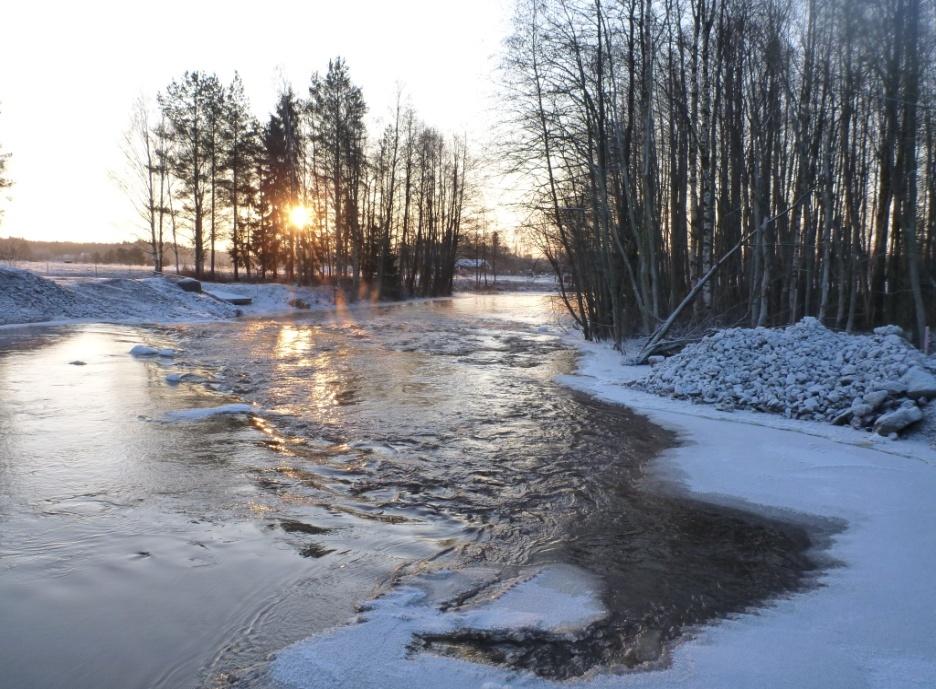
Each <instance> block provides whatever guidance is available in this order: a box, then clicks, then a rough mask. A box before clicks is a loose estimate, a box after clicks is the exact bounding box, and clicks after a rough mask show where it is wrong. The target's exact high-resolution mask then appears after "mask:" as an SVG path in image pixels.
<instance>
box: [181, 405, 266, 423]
mask: <svg viewBox="0 0 936 689" xmlns="http://www.w3.org/2000/svg"><path fill="white" fill-rule="evenodd" d="M256 413H258V409H257V408H256V407H254V406H252V405H250V404H238V403H232V404H222V405H219V406H217V407H197V408H195V409H178V410H175V411H170V412H168V413H166V417H165V418H166V420H167V421H201V420H203V419H209V418H211V417H213V416H222V415H226V414H256Z"/></svg>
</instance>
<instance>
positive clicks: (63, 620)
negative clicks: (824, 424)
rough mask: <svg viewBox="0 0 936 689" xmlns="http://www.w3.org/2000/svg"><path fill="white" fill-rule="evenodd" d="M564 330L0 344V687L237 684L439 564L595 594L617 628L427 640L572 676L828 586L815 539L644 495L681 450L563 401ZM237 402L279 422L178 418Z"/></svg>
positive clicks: (361, 314)
mask: <svg viewBox="0 0 936 689" xmlns="http://www.w3.org/2000/svg"><path fill="white" fill-rule="evenodd" d="M556 319H557V315H556V313H555V311H554V305H553V303H552V301H551V299H550V298H548V297H545V296H542V295H519V294H518V295H498V296H484V295H478V296H465V297H458V298H455V299H451V300H439V301H428V302H413V303H408V304H403V305H396V306H362V307H359V308H354V309H350V310H345V311H342V312H340V313H308V314H305V315H302V316H299V317H295V318H290V319H277V320H256V321H247V322H237V323H217V324H199V325H187V326H171V327H170V326H164V327H160V328H148V329H139V328H128V327H118V326H76V327H68V328H56V329H22V330H8V331H5V332H2V333H0V620H2V624H0V677H2V678H3V682H2V685H3V686H10V687H17V688H18V689H31V688H33V687H35V688H39V687H42V688H48V687H68V688H69V689H84V688H86V687H87V688H88V689H92V688H93V689H110V688H113V689H118V688H119V689H135V688H141V689H142V688H147V689H162V688H166V689H180V688H186V687H202V686H218V685H221V684H223V683H224V682H225V681H227V679H228V678H230V677H236V676H237V674H238V672H239V671H240V669H241V668H245V667H249V666H253V665H256V664H257V663H260V662H261V661H263V660H264V658H266V657H267V656H268V654H270V653H271V652H274V651H276V650H277V649H280V648H282V647H284V646H286V645H288V644H290V643H292V642H294V641H296V640H298V639H301V638H303V637H306V636H308V635H310V634H312V633H315V632H317V631H320V630H323V629H325V628H328V627H332V626H335V625H338V624H341V623H343V622H345V621H346V620H347V619H348V618H349V617H350V616H351V615H352V614H353V612H354V609H355V605H356V604H358V603H361V602H362V601H365V600H367V599H368V598H370V597H372V596H373V595H376V594H379V593H380V592H382V591H385V590H387V588H388V587H390V586H392V585H393V584H394V583H395V582H398V581H400V580H402V579H405V578H406V577H408V576H411V575H413V574H416V573H419V572H424V571H426V570H429V569H436V568H446V569H453V568H456V569H457V568H467V567H475V568H476V567H484V568H487V569H488V570H490V571H515V570H518V569H523V568H528V567H533V566H537V565H543V564H549V563H564V564H567V565H575V566H577V567H579V568H581V569H584V570H587V571H588V572H591V573H592V574H594V575H596V576H597V577H598V578H599V579H600V581H601V582H602V586H603V592H604V593H603V599H604V602H605V605H606V606H607V608H608V609H609V610H610V613H611V614H610V615H609V616H608V618H607V619H606V620H605V621H603V622H602V623H601V624H600V625H596V626H595V627H594V628H593V629H591V630H589V633H588V634H586V635H584V636H580V637H579V638H577V639H576V640H575V642H574V644H571V645H570V644H567V643H565V642H564V641H562V640H556V639H553V638H550V639H540V638H530V639H527V640H525V641H523V642H522V643H519V642H517V641H516V640H512V641H511V642H510V644H512V646H511V647H509V648H505V642H504V640H499V641H497V642H496V643H495V642H494V641H492V639H490V638H475V637H473V636H472V635H470V634H464V635H460V636H459V635H453V636H450V637H449V638H444V639H425V640H423V644H424V650H423V652H439V653H449V654H456V655H462V656H464V657H470V658H473V659H475V660H477V661H478V662H499V663H505V662H506V663H512V664H514V665H515V666H518V667H520V668H525V669H530V670H533V671H535V672H537V673H539V674H541V675H543V676H545V677H555V678H565V677H571V676H575V675H578V674H581V673H582V672H585V671H587V670H589V669H591V668H593V667H596V666H600V667H604V666H625V667H634V666H639V665H641V664H642V663H646V662H648V661H654V660H656V659H658V658H659V656H660V654H661V652H662V651H663V649H665V647H666V645H667V644H668V643H669V642H671V641H673V640H674V639H676V638H678V637H679V636H680V635H681V634H682V633H683V632H684V631H685V630H686V629H689V628H691V627H692V625H696V624H699V623H705V622H708V621H711V620H714V619H718V618H719V617H723V616H725V615H728V614H730V613H735V612H740V611H744V610H748V609H751V608H752V607H754V606H757V605H760V604H763V603H764V602H766V601H769V600H770V599H771V598H773V597H775V596H778V595H783V594H787V593H790V592H793V591H796V590H799V589H802V588H804V587H807V586H809V585H811V584H812V583H813V582H814V581H815V575H816V573H817V565H816V563H815V562H814V561H813V559H812V558H811V556H810V554H809V550H810V547H811V545H812V543H811V540H810V536H809V534H808V533H807V531H805V530H804V529H803V528H801V527H799V526H795V525H792V524H788V523H783V522H779V521H775V520H770V519H766V518H764V517H760V516H756V515H753V514H747V513H744V512H740V511H737V510H730V509H726V508H721V507H715V506H712V505H706V504H703V503H697V502H693V501H690V500H688V499H686V498H685V497H678V496H676V495H672V494H661V493H659V492H658V491H657V490H654V489H651V488H649V487H648V486H647V485H646V483H645V481H644V480H643V479H644V475H645V471H646V465H647V462H648V461H649V460H650V459H652V458H653V456H654V455H656V454H657V453H659V452H660V451H662V450H663V449H665V448H666V447H669V446H671V445H673V444H674V443H675V438H673V437H672V436H671V435H670V434H669V433H667V432H665V431H663V430H662V429H660V428H658V427H655V426H653V425H652V424H650V423H649V422H647V421H646V420H644V419H643V418H641V417H639V416H637V415H635V414H633V413H631V412H630V411H628V410H626V409H624V408H619V407H613V406H609V405H604V404H601V403H598V402H595V401H593V400H590V399H588V398H585V397H582V396H580V395H577V394H574V393H572V392H570V391H568V390H566V389H565V388H563V387H561V386H559V385H557V384H555V383H554V382H553V379H554V378H555V376H556V375H558V374H562V373H569V372H571V371H572V370H573V368H574V353H573V352H572V351H571V350H570V349H569V347H567V346H566V345H564V344H563V342H562V340H561V338H560V337H559V335H558V329H557V328H556V327H555V323H556ZM141 341H147V342H150V343H153V344H157V345H160V346H170V347H173V348H176V349H178V351H179V353H178V355H177V356H176V357H174V358H172V359H160V358H156V359H147V360H140V359H135V358H133V357H131V356H129V355H128V354H127V352H128V350H129V349H130V347H131V346H132V345H133V344H134V343H137V342H141ZM75 362H81V363H80V364H78V363H75ZM182 373H189V374H195V375H197V376H199V378H197V379H194V380H191V381H188V382H183V383H180V384H173V383H170V382H168V381H167V379H166V376H167V375H169V374H182ZM231 402H247V403H251V404H254V405H256V408H257V409H258V410H261V413H259V414H258V415H256V416H253V417H250V418H248V417H246V416H244V415H235V416H224V417H213V418H209V419H205V420H201V421H191V422H187V421H178V420H171V419H172V416H171V414H172V413H173V412H174V411H177V410H180V409H186V408H193V407H209V406H215V405H220V404H224V403H231ZM518 643H519V646H518ZM510 644H508V645H510Z"/></svg>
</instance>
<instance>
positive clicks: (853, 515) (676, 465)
mask: <svg viewBox="0 0 936 689" xmlns="http://www.w3.org/2000/svg"><path fill="white" fill-rule="evenodd" d="M645 374H646V369H645V368H636V367H629V366H626V365H625V364H624V362H623V359H622V357H621V356H620V355H619V354H618V353H616V352H612V351H610V350H609V349H607V348H605V347H601V346H593V345H589V346H583V356H582V359H581V362H580V369H579V372H578V375H575V376H569V377H566V378H565V379H564V382H566V383H567V384H569V385H571V386H573V387H576V388H578V389H580V390H583V391H586V392H589V393H591V394H594V395H596V396H598V397H600V398H602V399H605V400H608V401H612V402H616V403H620V404H626V405H628V406H630V407H632V408H633V409H635V410H637V411H639V412H641V413H644V414H646V415H647V416H649V417H650V418H651V419H652V420H653V421H655V422H656V423H659V424H661V425H663V426H666V427H668V428H671V429H674V430H676V431H677V432H678V433H679V434H680V435H681V436H682V438H683V444H682V445H681V446H680V447H678V448H676V449H674V450H672V451H670V452H668V453H666V454H665V456H664V457H663V458H662V459H660V460H659V461H657V462H656V463H655V465H654V466H655V467H656V471H657V473H658V475H659V477H660V478H661V479H662V480H663V481H664V482H665V483H666V484H668V485H670V486H678V487H680V488H682V489H685V490H687V491H689V492H691V493H692V494H694V495H696V496H701V497H702V498H704V499H707V500H712V501H715V502H720V503H728V504H740V505H743V506H745V507H746V508H748V509H755V510H757V509H768V510H774V511H779V512H781V513H782V512H783V511H792V512H796V513H799V514H805V515H813V516H816V517H821V518H828V519H834V520H840V521H842V522H843V523H844V525H845V528H844V530H843V531H842V532H841V533H840V534H839V535H837V536H835V537H834V539H833V542H832V544H831V546H830V548H829V549H828V551H827V554H828V555H829V556H830V557H832V558H834V559H836V560H838V561H839V562H840V563H841V566H840V567H836V568H833V569H832V570H831V571H829V573H828V574H827V575H826V576H825V578H824V581H823V584H824V585H823V586H822V587H821V588H819V589H817V590H815V591H812V592H809V593H805V594H800V595H797V596H794V597H792V598H790V599H788V600H783V601H780V602H778V603H777V604H776V605H774V606H772V607H771V608H769V609H767V610H763V611H761V612H759V613H758V614H750V615H743V616H740V617H738V618H737V619H733V620H730V621H726V622H723V623H721V624H718V625H715V626H712V627H710V628H708V629H706V630H704V631H702V632H701V633H700V634H698V635H697V636H696V637H695V638H694V639H692V640H690V641H689V642H687V643H684V644H683V645H681V646H680V647H679V648H677V649H676V651H675V653H674V655H673V664H672V667H671V668H670V669H668V670H665V671H662V672H654V673H648V674H645V675H640V676H636V677H634V678H629V679H627V680H625V681H620V682H619V684H618V686H621V687H630V686H634V687H637V686H639V687H652V686H659V687H722V688H727V687H791V688H793V687H796V688H798V689H805V688H810V687H816V688H817V689H818V688H819V687H823V688H825V689H830V688H833V687H842V688H843V689H844V688H846V687H847V688H849V689H854V688H857V687H880V688H882V689H883V688H885V687H886V688H888V689H897V688H899V687H932V686H936V642H934V639H936V584H934V580H933V572H934V571H936V510H934V509H933V496H934V495H936V450H933V449H932V448H930V447H928V446H927V445H926V444H924V443H906V442H901V441H892V440H887V439H884V438H880V437H876V436H871V435H869V434H868V433H865V432H861V431H857V430H853V429H850V428H835V427H831V426H828V425H826V424H823V423H809V422H804V421H793V420H786V419H782V418H778V417H776V416H773V415H769V414H764V413H758V412H752V411H747V412H734V413H725V412H719V411H717V410H715V409H713V408H711V407H702V406H698V405H693V404H690V403H687V402H683V401H678V400H670V399H662V398H660V397H657V396H654V395H651V394H648V393H645V392H640V391H638V390H634V389H632V388H631V387H629V386H627V385H625V383H627V382H628V381H631V380H634V379H635V378H637V377H639V376H641V375H645Z"/></svg>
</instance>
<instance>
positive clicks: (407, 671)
mask: <svg viewBox="0 0 936 689" xmlns="http://www.w3.org/2000/svg"><path fill="white" fill-rule="evenodd" d="M442 574H445V573H442ZM432 576H433V575H424V577H423V580H420V579H419V578H417V580H416V584H415V585H408V586H401V587H398V588H396V589H393V590H392V591H390V592H389V593H387V594H386V595H384V596H383V597H381V598H379V599H377V600H376V601H374V602H373V603H372V604H371V605H370V606H369V607H368V609H367V611H366V612H365V613H364V614H362V615H361V616H360V618H359V620H358V623H357V624H352V625H349V626H347V627H341V628H338V629H335V630H332V631H330V632H326V633H324V634H321V635H318V636H314V637H311V638H309V639H306V640H304V641H300V642H298V643H296V644H293V645H292V646H289V647H288V648H286V649H284V650H282V651H280V652H279V653H278V654H277V656H276V658H275V660H274V661H273V663H272V664H271V666H270V668H269V674H270V676H271V677H272V679H273V680H274V681H275V682H277V683H278V686H280V685H281V686H283V687H289V688H290V689H325V688H328V689H344V688H347V689H377V688H380V689H422V688H423V687H425V688H426V689H430V688H431V689H439V688H440V687H445V688H446V689H478V688H479V687H488V688H491V689H493V688H494V687H504V688H506V687H510V688H511V689H524V688H532V687H569V688H570V689H572V688H574V687H579V686H592V685H591V684H583V683H579V682H549V681H545V680H542V679H540V678H538V677H536V676H534V675H532V674H529V673H519V672H506V671H504V670H501V669H500V668H496V667H492V666H487V665H481V664H476V663H471V662H467V661H463V660H458V659H453V658H448V657H441V656H436V655H433V654H430V653H411V652H410V651H409V649H408V646H409V645H410V643H411V642H412V641H413V639H414V636H416V635H418V634H444V633H447V632H453V631H457V630H466V629H469V630H492V629H498V630H512V631H516V632H522V631H523V630H525V629H548V630H553V631H562V632H565V631H574V630H575V629H577V628H581V627H582V626H584V625H586V624H588V623H590V622H592V621H593V620H595V619H597V618H600V617H603V616H604V614H605V613H604V608H603V606H602V604H601V600H600V597H599V591H598V590H597V589H596V588H593V587H591V586H590V584H591V583H592V582H593V580H592V579H591V577H590V576H589V575H588V574H586V573H585V572H582V571H580V570H577V569H575V568H573V567H570V566H560V565H555V566H548V567H544V568H542V569H540V570H538V571H537V572H535V573H534V574H533V575H532V576H524V577H521V579H520V580H519V582H518V583H516V584H515V585H514V586H513V587H512V588H510V589H509V590H508V591H507V592H506V593H504V594H503V595H502V596H501V597H500V598H498V599H497V600H495V601H494V602H492V603H488V604H484V605H482V606H479V607H478V608H475V609H473V610H470V611H467V612H459V611H452V612H441V611H440V610H439V606H438V604H437V603H434V602H433V600H432V598H431V596H429V595H428V593H427V591H426V588H431V587H424V586H420V584H422V583H429V582H427V581H424V580H426V579H430V578H431V577H432ZM449 576H454V575H449Z"/></svg>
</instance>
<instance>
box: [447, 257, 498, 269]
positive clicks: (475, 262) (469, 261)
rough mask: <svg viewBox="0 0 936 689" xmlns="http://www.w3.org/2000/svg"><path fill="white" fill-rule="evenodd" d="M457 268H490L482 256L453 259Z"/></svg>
mask: <svg viewBox="0 0 936 689" xmlns="http://www.w3.org/2000/svg"><path fill="white" fill-rule="evenodd" d="M455 268H456V269H457V270H490V269H491V266H490V264H489V263H488V262H487V261H485V260H484V259H483V258H460V259H458V260H457V261H455Z"/></svg>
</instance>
